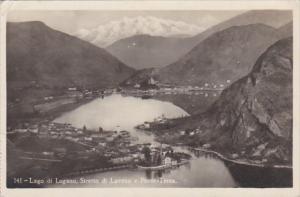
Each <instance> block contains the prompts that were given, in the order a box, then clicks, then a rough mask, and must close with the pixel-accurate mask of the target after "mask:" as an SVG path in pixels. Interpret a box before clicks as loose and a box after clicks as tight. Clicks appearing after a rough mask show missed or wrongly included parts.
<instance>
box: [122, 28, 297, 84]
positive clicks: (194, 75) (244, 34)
mask: <svg viewBox="0 0 300 197" xmlns="http://www.w3.org/2000/svg"><path fill="white" fill-rule="evenodd" d="M290 29H291V27H290V26H289V25H287V26H283V27H281V28H279V29H275V28H273V27H270V26H267V25H264V24H251V25H244V26H232V27H229V28H227V29H225V30H222V31H219V32H216V33H214V34H212V35H211V36H209V37H208V38H206V39H205V40H203V41H202V42H200V43H199V44H198V45H197V46H195V47H194V48H193V49H192V50H191V51H190V52H188V53H187V54H186V55H185V56H183V57H182V58H180V59H179V60H178V61H177V62H175V63H173V64H170V65H168V66H165V67H162V68H158V69H151V70H149V69H147V70H145V71H140V72H139V73H140V75H142V76H143V77H140V76H137V75H133V76H131V77H130V78H129V79H127V80H125V82H124V83H123V84H136V83H140V82H142V81H144V80H145V79H147V78H150V77H153V78H154V79H155V80H157V81H159V82H160V83H166V84H173V85H197V86H204V85H205V84H206V83H207V85H209V86H208V87H211V88H212V87H213V86H214V85H221V84H223V85H224V86H226V85H228V82H229V83H231V82H233V81H235V80H237V79H239V78H241V77H243V76H244V75H246V74H247V73H248V72H249V71H250V69H251V65H253V64H254V63H255V61H256V60H257V58H258V57H259V56H260V55H261V54H262V52H263V51H264V50H266V49H267V48H268V47H269V46H270V45H271V44H272V43H274V42H276V41H278V40H279V39H281V38H284V37H286V36H287V35H288V34H289V33H288V32H290ZM290 33H291V32H290Z"/></svg>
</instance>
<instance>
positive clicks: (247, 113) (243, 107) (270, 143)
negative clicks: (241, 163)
mask: <svg viewBox="0 0 300 197" xmlns="http://www.w3.org/2000/svg"><path fill="white" fill-rule="evenodd" d="M292 73H293V44H292V38H287V39H283V40H280V41H278V42H276V43H275V44H274V45H272V46H271V47H269V48H268V50H267V51H266V52H264V53H263V54H262V55H261V56H260V57H259V59H258V60H257V61H256V63H255V65H254V67H253V69H252V70H251V72H250V73H249V74H248V75H246V76H245V77H243V78H241V79H240V80H238V81H236V82H235V83H233V84H232V85H231V86H230V87H229V88H227V89H226V90H224V91H223V92H222V94H221V96H220V97H219V99H218V100H217V101H216V102H215V104H213V105H212V106H211V107H210V109H209V110H208V111H207V112H205V113H203V114H200V115H196V116H192V117H190V118H187V119H181V120H180V119H179V120H178V122H177V123H176V124H178V125H179V126H177V129H178V130H182V129H187V128H188V129H198V132H197V134H196V136H193V138H192V139H190V142H191V143H193V144H196V145H203V144H205V143H209V144H210V145H211V146H212V147H213V148H214V149H215V150H219V151H221V152H223V153H224V152H225V153H235V154H236V155H235V157H236V158H239V157H241V158H248V159H252V160H259V161H262V162H267V163H268V162H269V163H285V164H289V165H291V164H292V120H293V113H292V111H293V94H292V92H293V88H292V79H293V75H292ZM172 130H173V131H174V128H173V129H172ZM186 141H188V139H186Z"/></svg>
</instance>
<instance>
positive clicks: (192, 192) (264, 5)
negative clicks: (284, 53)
mask: <svg viewBox="0 0 300 197" xmlns="http://www.w3.org/2000/svg"><path fill="white" fill-rule="evenodd" d="M0 6H1V7H0V8H1V15H0V16H1V18H0V30H1V32H0V36H1V37H0V47H1V48H0V52H1V54H0V55H1V56H0V64H1V67H0V76H1V81H0V90H1V92H0V96H1V97H0V104H1V106H0V109H1V114H0V127H1V135H0V136H1V138H0V142H1V182H0V184H1V185H0V191H1V195H3V196H22V197H24V196H38V195H39V196H40V195H42V196H66V195H72V197H75V196H80V197H82V196H83V195H90V196H98V197H99V196H139V197H140V196H169V195H172V196H173V197H176V196H230V197H231V196H241V195H242V196H243V197H248V196H249V197H252V196H272V197H273V196H274V197H276V196H280V197H281V196H284V197H285V196H298V197H299V196H300V190H299V186H300V171H299V167H300V165H299V156H300V154H299V148H300V146H299V142H300V134H299V125H297V124H298V123H300V117H299V115H300V113H299V112H300V105H299V101H300V86H299V84H300V79H299V77H300V75H299V74H300V73H299V71H300V68H299V51H300V50H299V43H300V39H299V24H300V21H299V8H300V7H299V2H298V1H242V0H240V1H16V2H11V1H7V2H3V3H2V4H0ZM250 9H251V10H253V9H254V10H261V9H264V10H265V9H280V10H281V9H287V10H293V14H294V65H293V69H294V70H293V71H294V73H293V82H294V87H293V95H294V102H293V107H294V109H293V110H294V111H293V167H294V169H293V172H294V173H293V182H294V187H293V188H284V189H280V188H276V189H249V188H247V189H246V188H245V189H244V188H226V189H225V188H212V189H206V188H188V189H183V188H172V189H162V188H159V189H158V188H111V189H108V188H93V189H91V188H72V189H67V188H63V189H56V188H51V189H7V188H6V159H5V158H6V66H5V65H6V55H5V50H6V46H5V38H6V37H5V25H6V14H7V12H8V11H12V10H250Z"/></svg>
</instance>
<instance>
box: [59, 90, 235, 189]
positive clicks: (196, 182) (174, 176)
mask: <svg viewBox="0 0 300 197" xmlns="http://www.w3.org/2000/svg"><path fill="white" fill-rule="evenodd" d="M162 115H163V116H165V117H166V118H177V117H183V116H188V115H189V114H188V113H187V112H186V111H185V110H183V109H181V108H180V107H178V106H176V105H174V104H173V103H171V102H167V101H161V100H156V99H151V98H150V99H142V98H138V97H133V96H123V95H120V94H113V95H110V96H107V97H104V98H97V99H95V100H93V101H91V102H90V103H87V104H84V105H82V106H80V107H78V108H77V109H75V110H72V111H70V112H67V113H64V114H62V115H61V116H60V117H58V118H57V119H55V120H54V122H59V123H70V124H72V125H73V126H75V127H78V128H82V127H83V126H84V125H85V126H86V127H87V128H88V129H98V128H99V126H101V127H102V128H103V129H105V130H127V131H129V132H130V133H131V135H133V136H135V137H138V142H137V143H148V142H149V143H152V144H155V143H156V142H155V141H154V137H153V136H152V135H149V134H146V133H144V132H141V131H138V130H136V129H135V128H134V127H135V126H136V125H139V124H142V123H144V122H145V121H153V120H154V119H155V118H157V117H160V116H162ZM174 149H175V150H176V151H184V152H188V150H186V149H184V148H180V147H174ZM189 154H191V155H192V159H191V162H190V163H189V164H188V165H184V166H180V167H178V168H176V169H171V170H170V169H169V170H164V171H159V172H149V171H141V170H119V171H110V172H104V173H96V174H91V175H83V176H81V177H76V179H77V180H80V179H82V180H94V179H96V180H102V181H103V182H101V183H94V182H93V183H86V184H80V185H76V187H78V186H80V187H235V186H237V184H236V183H235V181H234V179H233V178H232V176H231V174H230V172H229V170H228V169H227V167H226V166H225V165H224V163H223V161H221V160H219V159H217V158H215V157H212V156H209V155H194V154H193V153H191V152H189ZM106 181H107V182H106ZM56 186H57V187H61V186H62V185H56ZM65 186H66V187H73V186H75V185H72V184H66V185H65Z"/></svg>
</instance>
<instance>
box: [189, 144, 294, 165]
mask: <svg viewBox="0 0 300 197" xmlns="http://www.w3.org/2000/svg"><path fill="white" fill-rule="evenodd" d="M187 148H188V149H189V150H195V151H201V152H206V153H212V154H214V155H216V156H217V157H219V158H220V159H222V160H225V161H229V162H232V163H235V164H239V165H247V166H255V167H260V168H270V167H271V168H285V169H293V167H292V166H288V165H265V164H256V163H250V162H246V161H238V160H234V159H229V158H227V157H225V156H224V155H222V154H221V153H219V152H216V151H213V150H207V149H203V148H192V147H187Z"/></svg>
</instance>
